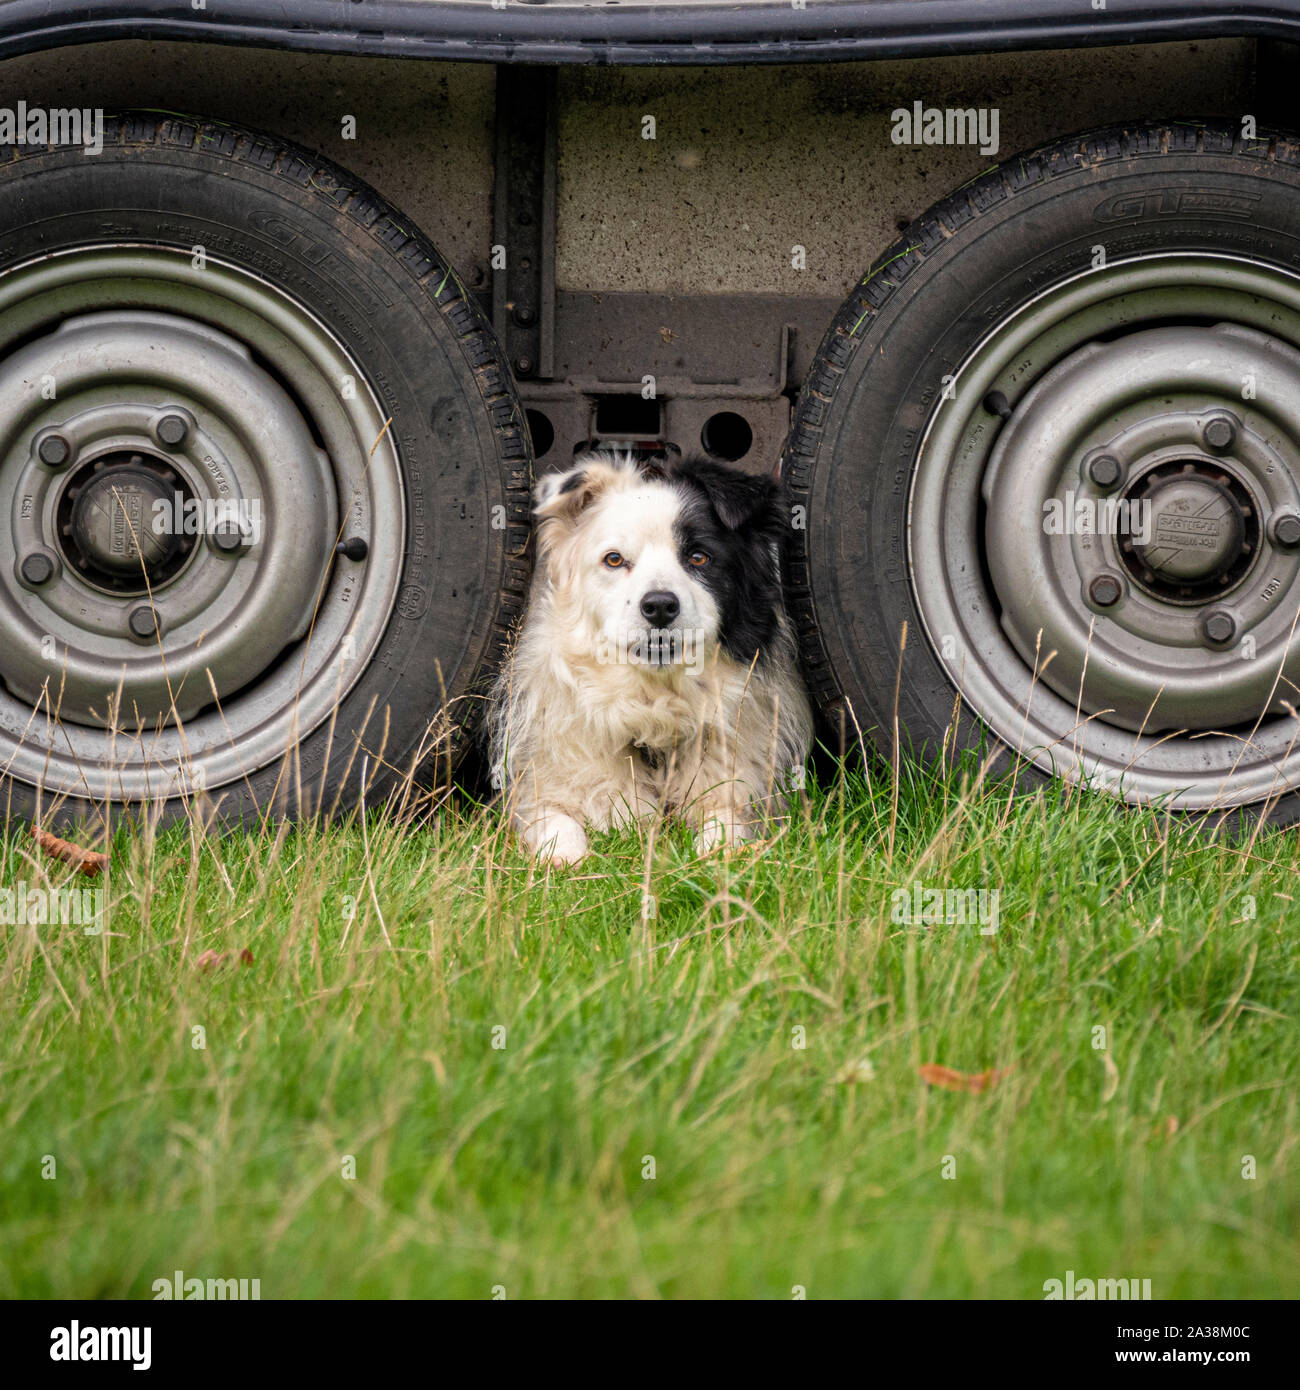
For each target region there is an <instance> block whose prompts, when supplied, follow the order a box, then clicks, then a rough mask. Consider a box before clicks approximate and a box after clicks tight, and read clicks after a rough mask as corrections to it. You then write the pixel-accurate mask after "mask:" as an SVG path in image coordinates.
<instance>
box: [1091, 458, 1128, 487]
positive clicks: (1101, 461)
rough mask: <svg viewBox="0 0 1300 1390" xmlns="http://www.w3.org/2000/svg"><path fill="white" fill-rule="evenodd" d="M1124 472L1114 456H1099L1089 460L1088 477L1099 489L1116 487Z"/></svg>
mask: <svg viewBox="0 0 1300 1390" xmlns="http://www.w3.org/2000/svg"><path fill="white" fill-rule="evenodd" d="M1123 471H1124V470H1123V469H1122V468H1121V467H1120V466H1119V459H1117V458H1116V457H1115V455H1114V454H1098V455H1096V457H1095V458H1092V459H1089V460H1088V476H1089V477H1090V478H1091V479H1092V481H1093V482H1094V483H1096V484H1097V486H1098V487H1104V488H1112V487H1114V486H1115V484H1116V483H1117V482H1119V479H1120V474H1121V473H1123Z"/></svg>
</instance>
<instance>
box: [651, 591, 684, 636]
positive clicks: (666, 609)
mask: <svg viewBox="0 0 1300 1390" xmlns="http://www.w3.org/2000/svg"><path fill="white" fill-rule="evenodd" d="M681 611H682V605H681V602H680V601H679V600H678V597H677V595H676V594H670V593H669V592H668V590H667V589H655V590H654V591H653V592H652V593H648V594H647V595H646V596H645V598H643V599H642V600H641V614H642V616H643V617H644V618H645V620H646V622H648V623H649V624H650V626H651V627H667V626H668V624H669V623H671V622H672V621H673V619H674V618H675V617H676V616H677V615H678V614H679V613H680V612H681Z"/></svg>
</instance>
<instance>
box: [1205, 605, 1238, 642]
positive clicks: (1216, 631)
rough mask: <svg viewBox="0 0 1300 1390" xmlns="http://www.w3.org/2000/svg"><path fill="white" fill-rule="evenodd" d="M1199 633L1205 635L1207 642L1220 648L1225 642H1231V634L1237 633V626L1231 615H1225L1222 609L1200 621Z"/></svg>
mask: <svg viewBox="0 0 1300 1390" xmlns="http://www.w3.org/2000/svg"><path fill="white" fill-rule="evenodd" d="M1201 631H1202V632H1203V633H1204V634H1205V640H1206V641H1207V642H1213V643H1214V644H1215V645H1216V646H1222V645H1223V644H1224V643H1225V642H1231V641H1232V637H1233V634H1234V633H1235V632H1236V631H1237V624H1236V622H1235V621H1234V620H1233V617H1232V614H1231V613H1225V612H1224V611H1223V610H1222V609H1218V610H1217V611H1215V612H1212V613H1207V614H1206V615H1205V617H1203V618H1202V619H1201Z"/></svg>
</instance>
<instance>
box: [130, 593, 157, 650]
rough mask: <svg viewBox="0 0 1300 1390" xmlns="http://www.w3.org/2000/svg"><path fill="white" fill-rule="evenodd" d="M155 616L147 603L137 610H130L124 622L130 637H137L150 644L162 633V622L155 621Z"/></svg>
mask: <svg viewBox="0 0 1300 1390" xmlns="http://www.w3.org/2000/svg"><path fill="white" fill-rule="evenodd" d="M155 620H157V614H156V612H155V610H154V609H152V608H150V607H149V605H148V604H147V603H142V604H141V605H140V606H139V607H138V608H133V609H132V610H131V613H130V616H129V617H128V618H127V620H126V625H127V627H129V628H130V629H131V636H132V637H138V638H139V639H140V641H142V642H151V641H153V639H154V638H155V637H156V636H160V635H161V633H162V622H161V620H157V625H156V626H155Z"/></svg>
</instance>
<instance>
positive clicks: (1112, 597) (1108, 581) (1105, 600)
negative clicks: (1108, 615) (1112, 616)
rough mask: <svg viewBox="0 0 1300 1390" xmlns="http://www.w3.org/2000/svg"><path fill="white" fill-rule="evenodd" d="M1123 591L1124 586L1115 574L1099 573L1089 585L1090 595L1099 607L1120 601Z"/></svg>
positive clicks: (1105, 606) (1107, 606) (1106, 606)
mask: <svg viewBox="0 0 1300 1390" xmlns="http://www.w3.org/2000/svg"><path fill="white" fill-rule="evenodd" d="M1123 592H1124V586H1123V584H1121V583H1120V581H1119V577H1118V576H1117V575H1114V574H1099V575H1098V576H1097V577H1096V579H1094V580H1093V581H1092V583H1091V584H1089V585H1088V597H1089V598H1090V599H1091V600H1092V601H1093V603H1095V604H1096V605H1097V607H1098V608H1109V607H1110V606H1111V605H1112V604H1115V603H1118V602H1119V598H1120V595H1121V594H1122V593H1123Z"/></svg>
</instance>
